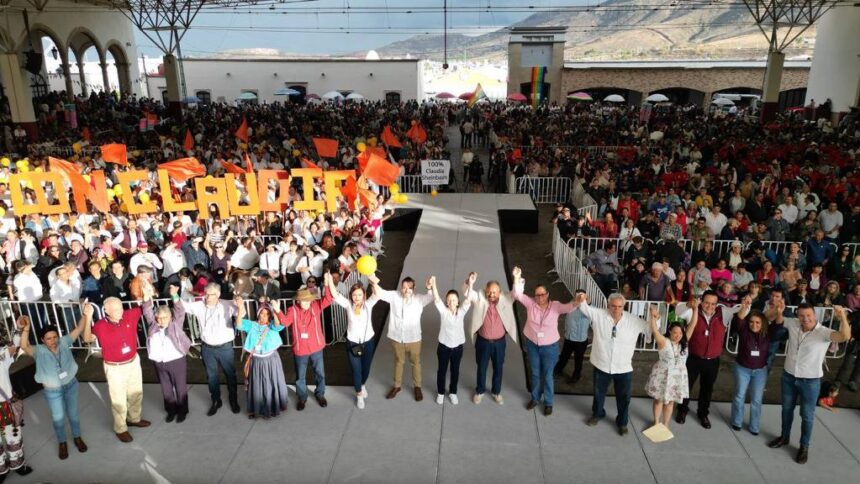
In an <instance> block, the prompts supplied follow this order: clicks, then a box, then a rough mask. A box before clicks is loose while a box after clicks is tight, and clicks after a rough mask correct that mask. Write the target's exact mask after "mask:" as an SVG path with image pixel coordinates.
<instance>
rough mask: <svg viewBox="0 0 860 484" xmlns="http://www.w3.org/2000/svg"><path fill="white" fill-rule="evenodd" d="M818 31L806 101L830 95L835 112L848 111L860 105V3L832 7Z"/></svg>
mask: <svg viewBox="0 0 860 484" xmlns="http://www.w3.org/2000/svg"><path fill="white" fill-rule="evenodd" d="M815 32H816V33H815V52H814V54H813V57H812V69H811V70H810V71H809V85H808V87H807V89H806V104H809V102H810V101H811V100H813V99H815V104H816V105H817V106H818V105H821V104H823V103H824V102H825V101H826V100H827V99H828V98H829V99H830V101H831V102H832V103H833V106H832V111H833V112H834V113H846V112H848V110H849V108H850V107H852V106H858V105H860V7H857V6H854V7H835V8H833V9H831V10H830V11H829V12H827V13H826V14H825V15H824V17H822V18H821V20H819V21H818V25H817V26H816V29H815Z"/></svg>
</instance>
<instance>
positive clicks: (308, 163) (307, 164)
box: [302, 158, 322, 170]
mask: <svg viewBox="0 0 860 484" xmlns="http://www.w3.org/2000/svg"><path fill="white" fill-rule="evenodd" d="M302 161H303V162H304V163H305V168H310V169H312V170H313V169H316V170H322V168H320V167H319V166H317V165H316V163H314V162H312V161H311V160H309V159H307V158H302Z"/></svg>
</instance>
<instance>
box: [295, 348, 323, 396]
mask: <svg viewBox="0 0 860 484" xmlns="http://www.w3.org/2000/svg"><path fill="white" fill-rule="evenodd" d="M294 358H295V362H296V394H297V395H298V396H299V401H300V402H304V401H305V400H307V399H308V384H307V382H306V380H305V378H306V373H307V372H308V361H310V362H311V365H313V367H314V376H315V377H316V380H317V389H316V391H314V395H316V396H317V398H319V397H321V396H323V395H325V366H323V352H322V350H319V351H317V352H316V353H311V354H309V355H304V356H296V357H294Z"/></svg>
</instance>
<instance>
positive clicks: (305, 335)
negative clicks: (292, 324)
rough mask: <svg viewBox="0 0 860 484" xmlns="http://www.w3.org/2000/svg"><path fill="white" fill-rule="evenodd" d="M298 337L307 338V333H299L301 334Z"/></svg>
mask: <svg viewBox="0 0 860 484" xmlns="http://www.w3.org/2000/svg"><path fill="white" fill-rule="evenodd" d="M299 337H300V338H301V339H308V334H307V333H301V334H300V335H299Z"/></svg>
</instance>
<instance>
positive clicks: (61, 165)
mask: <svg viewBox="0 0 860 484" xmlns="http://www.w3.org/2000/svg"><path fill="white" fill-rule="evenodd" d="M48 166H49V167H50V168H51V171H55V172H58V173H59V174H60V176H62V177H63V178H65V179H66V180H67V181H68V182H69V183H70V184H71V185H72V190H73V193H75V195H76V196H78V194H85V195H84V196H85V197H86V199H87V200H89V201H90V202H91V203H92V204H93V206H94V207H96V209H98V210H99V211H100V212H109V211H110V204H109V203H108V201H107V198H105V197H99V196H96V194H95V193H94V189H93V187H92V186H91V185H90V184H89V183H87V181H86V180H85V179H84V176H83V175H81V169H80V168H79V167H78V166H77V165H75V164H74V163H71V162H69V161H66V160H61V159H59V158H54V157H52V156H49V157H48ZM81 204H82V206H85V205H86V202H84V201H81Z"/></svg>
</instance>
